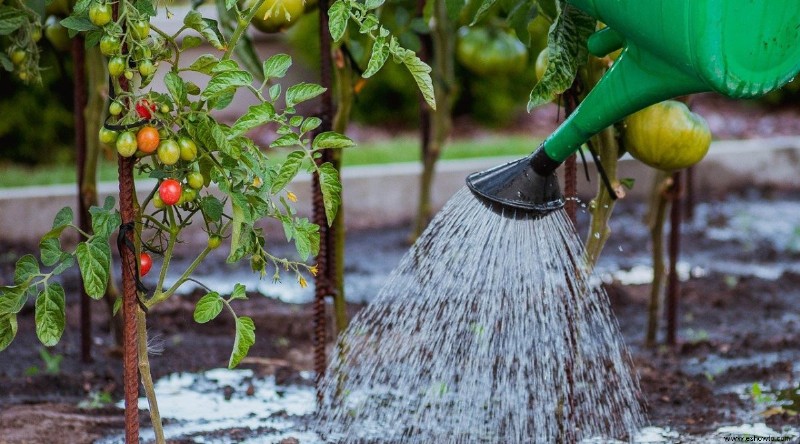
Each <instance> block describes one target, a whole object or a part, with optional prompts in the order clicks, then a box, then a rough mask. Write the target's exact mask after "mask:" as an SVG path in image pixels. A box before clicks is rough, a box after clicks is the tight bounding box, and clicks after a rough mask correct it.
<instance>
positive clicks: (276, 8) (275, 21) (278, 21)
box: [245, 0, 305, 33]
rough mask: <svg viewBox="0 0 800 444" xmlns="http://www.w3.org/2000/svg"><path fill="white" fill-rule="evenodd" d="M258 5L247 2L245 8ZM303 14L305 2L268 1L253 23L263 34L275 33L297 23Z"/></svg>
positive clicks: (296, 0) (297, 0)
mask: <svg viewBox="0 0 800 444" xmlns="http://www.w3.org/2000/svg"><path fill="white" fill-rule="evenodd" d="M257 3H258V2H257V1H247V2H245V7H246V8H250V7H251V6H253V5H255V4H257ZM303 12H305V6H304V5H303V0H267V1H265V2H264V3H263V4H262V5H261V7H260V8H258V11H256V15H255V16H254V17H253V21H252V22H251V23H252V24H253V27H255V28H256V29H258V30H259V31H261V32H266V33H274V32H278V31H283V30H285V29H288V28H289V27H291V26H292V25H294V24H295V23H297V20H298V19H299V18H300V16H301V15H303ZM268 13H269V17H267V14H268Z"/></svg>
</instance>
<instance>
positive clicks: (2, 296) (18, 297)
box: [0, 285, 30, 315]
mask: <svg viewBox="0 0 800 444" xmlns="http://www.w3.org/2000/svg"><path fill="white" fill-rule="evenodd" d="M28 290H30V287H28V286H27V285H14V286H9V287H0V315H4V314H8V313H19V311H20V310H22V307H24V306H25V302H27V301H28V294H29V293H28Z"/></svg>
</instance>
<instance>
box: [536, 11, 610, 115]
mask: <svg viewBox="0 0 800 444" xmlns="http://www.w3.org/2000/svg"><path fill="white" fill-rule="evenodd" d="M595 27H596V20H595V19H594V18H592V17H591V16H589V15H588V14H586V13H585V12H583V11H581V10H580V9H578V8H575V7H573V6H571V5H569V4H567V5H566V6H565V7H564V9H563V10H562V11H561V15H559V16H558V18H556V21H555V22H554V23H553V25H552V26H551V27H550V33H549V35H548V42H547V48H548V51H549V59H548V63H547V68H546V69H545V71H544V75H543V76H542V78H541V79H540V80H539V82H538V83H537V84H536V85H535V86H534V87H533V90H531V94H530V98H529V99H528V111H530V110H532V109H533V108H535V107H537V106H539V105H542V104H545V103H549V102H551V101H552V100H553V99H554V98H555V97H556V95H558V94H561V93H563V92H564V91H566V90H567V88H569V87H570V85H572V81H573V80H575V75H576V74H577V72H578V68H580V67H581V66H582V65H583V64H585V63H586V60H587V58H588V55H589V51H588V49H587V48H586V41H587V40H588V38H589V36H590V35H591V34H592V33H593V32H594V30H595Z"/></svg>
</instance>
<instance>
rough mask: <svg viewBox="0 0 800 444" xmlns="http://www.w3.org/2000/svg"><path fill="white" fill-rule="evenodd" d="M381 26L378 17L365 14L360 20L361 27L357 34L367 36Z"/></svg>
mask: <svg viewBox="0 0 800 444" xmlns="http://www.w3.org/2000/svg"><path fill="white" fill-rule="evenodd" d="M380 25H381V22H380V20H378V16H376V15H375V14H367V15H366V16H365V17H364V18H362V19H361V25H359V27H358V32H360V33H361V34H367V33H369V32H372V31H374V30H376V29H378V27H379V26H380Z"/></svg>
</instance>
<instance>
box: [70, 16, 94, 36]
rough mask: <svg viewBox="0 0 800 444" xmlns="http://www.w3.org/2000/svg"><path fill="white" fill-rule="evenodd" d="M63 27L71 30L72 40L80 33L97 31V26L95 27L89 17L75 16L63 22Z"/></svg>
mask: <svg viewBox="0 0 800 444" xmlns="http://www.w3.org/2000/svg"><path fill="white" fill-rule="evenodd" d="M61 26H63V27H65V28H67V29H69V37H70V38H74V37H75V36H76V35H77V34H78V33H79V32H83V31H91V30H92V29H97V26H95V25H93V24H92V22H90V21H89V19H88V18H87V17H76V16H74V15H71V16H69V17H67V18H65V19H64V20H61Z"/></svg>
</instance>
